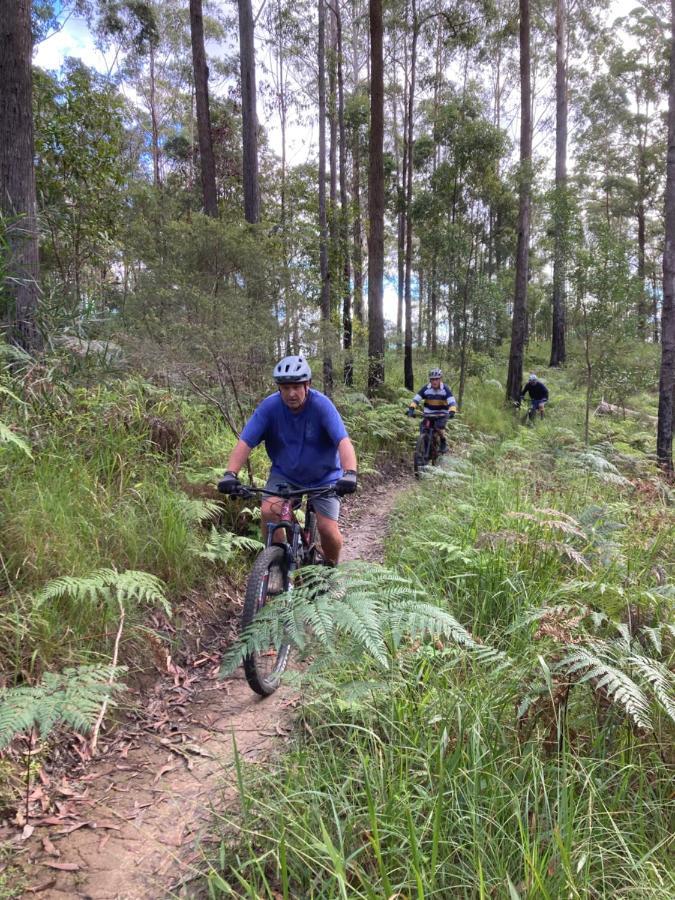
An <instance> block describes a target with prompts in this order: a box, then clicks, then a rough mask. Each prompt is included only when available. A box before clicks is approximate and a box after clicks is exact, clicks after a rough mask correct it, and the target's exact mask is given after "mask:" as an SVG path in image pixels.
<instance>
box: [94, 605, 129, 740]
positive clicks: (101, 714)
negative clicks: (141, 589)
mask: <svg viewBox="0 0 675 900" xmlns="http://www.w3.org/2000/svg"><path fill="white" fill-rule="evenodd" d="M117 603H118V604H119V608H120V624H119V626H118V628H117V636H116V637H115V648H114V650H113V658H112V670H111V672H110V678H109V679H108V685H109V687H110V689H111V690H112V683H113V681H114V679H115V669H116V668H117V658H118V655H119V649H120V639H121V637H122V629H123V628H124V615H125V610H124V604H123V603H122V600H121V599H120V596H119V593H118V594H117ZM109 701H110V693H108V694H107V695H106V697H105V699H104V701H103V703H102V704H101V710H100V712H99V714H98V718H97V719H96V723H95V725H94V728H93V730H92V733H91V743H90V745H89V749H90V750H91V755H92V756H96V745H97V743H98V733H99V731H100V730H101V723H102V722H103V717H104V716H105V713H106V710H107V709H108V703H109Z"/></svg>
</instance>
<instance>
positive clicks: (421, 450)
mask: <svg viewBox="0 0 675 900" xmlns="http://www.w3.org/2000/svg"><path fill="white" fill-rule="evenodd" d="M440 455H441V433H440V431H438V430H437V429H436V428H434V420H433V419H431V418H430V417H429V416H425V417H424V419H423V420H422V430H421V431H420V436H419V437H418V438H417V443H416V444H415V452H414V454H413V470H414V472H415V477H416V478H419V477H420V470H421V469H423V468H424V466H428V465H432V466H435V465H436V463H437V462H438V459H439V457H440Z"/></svg>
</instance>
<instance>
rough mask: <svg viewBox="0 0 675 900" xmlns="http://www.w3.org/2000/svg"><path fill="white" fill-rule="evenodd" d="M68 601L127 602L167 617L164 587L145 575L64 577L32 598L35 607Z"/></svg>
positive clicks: (101, 572) (114, 573) (111, 571)
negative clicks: (157, 610) (159, 609)
mask: <svg viewBox="0 0 675 900" xmlns="http://www.w3.org/2000/svg"><path fill="white" fill-rule="evenodd" d="M64 597H68V598H69V599H71V600H73V601H75V602H76V603H89V604H92V605H94V604H96V603H101V602H104V603H107V602H109V601H111V600H113V599H117V600H119V601H120V602H122V603H124V604H126V603H128V602H129V601H136V602H138V603H145V604H148V605H158V606H161V607H162V609H163V610H164V612H165V613H166V614H167V615H171V606H170V604H169V601H168V600H167V598H166V596H165V593H164V583H163V582H162V581H161V580H160V579H159V578H157V577H156V576H155V575H151V574H150V573H149V572H140V571H137V570H134V569H127V570H126V571H124V572H117V571H116V570H115V569H99V570H98V571H97V572H93V573H92V574H91V575H85V576H83V577H79V578H77V577H75V576H70V575H64V576H62V577H61V578H56V579H54V581H50V582H49V583H48V584H46V585H45V587H43V588H42V590H41V591H40V592H39V593H38V594H37V596H36V598H35V606H36V608H39V607H40V606H41V605H42V604H43V603H47V602H49V601H51V600H59V599H61V598H64Z"/></svg>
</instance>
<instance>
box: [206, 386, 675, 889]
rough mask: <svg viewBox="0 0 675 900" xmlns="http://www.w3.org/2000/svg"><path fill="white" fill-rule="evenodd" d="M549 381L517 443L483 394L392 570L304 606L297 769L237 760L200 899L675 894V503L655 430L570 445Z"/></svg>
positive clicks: (456, 429)
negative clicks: (542, 409)
mask: <svg viewBox="0 0 675 900" xmlns="http://www.w3.org/2000/svg"><path fill="white" fill-rule="evenodd" d="M547 380H548V379H547ZM551 384H552V387H553V392H552V395H553V402H552V403H551V405H550V408H549V409H548V412H547V418H546V419H545V421H543V422H540V423H537V426H536V427H534V428H523V427H520V426H519V425H518V422H517V420H514V417H513V415H512V414H511V413H510V412H508V411H506V410H504V408H503V404H502V399H501V396H502V395H501V390H500V388H499V385H498V384H497V383H494V382H492V383H491V382H490V381H489V379H485V378H484V379H483V381H482V387H481V389H480V391H476V390H474V392H473V397H472V398H471V399H470V400H468V401H467V403H466V405H465V409H464V414H463V416H462V417H460V419H458V420H456V421H455V422H454V423H452V428H451V429H450V430H451V445H452V452H451V454H450V456H449V458H447V460H446V461H445V462H444V464H443V466H442V467H441V468H440V469H438V470H436V471H433V472H429V474H428V475H427V477H426V478H423V479H422V480H421V482H420V484H419V487H418V488H416V489H414V490H411V491H410V492H408V493H407V494H406V495H405V497H404V498H403V499H402V500H401V501H400V503H399V504H398V507H397V509H396V513H395V517H394V519H393V521H392V527H391V533H390V536H389V539H388V545H387V547H388V549H387V567H386V568H382V569H379V570H378V569H377V568H370V569H368V570H367V571H365V572H364V570H359V569H356V570H352V571H351V572H350V571H348V570H346V571H345V573H344V574H343V575H341V576H340V575H339V574H338V575H336V576H335V579H334V582H333V585H332V590H331V591H329V592H328V594H327V595H326V596H325V597H323V598H322V599H321V600H320V601H319V604H318V605H319V609H318V612H314V613H313V612H311V607H309V606H308V605H307V604H305V603H304V600H303V597H302V591H299V592H297V594H299V595H300V596H299V597H296V599H294V600H293V601H292V602H293V606H294V611H295V612H296V613H297V615H295V617H293V616H289V619H288V622H289V623H291V624H290V625H289V627H290V629H291V631H293V629H295V628H296V627H297V628H298V630H301V629H299V626H298V625H297V623H298V620H302V619H303V616H306V620H307V622H308V623H309V629H307V630H305V632H304V634H303V635H296V638H298V639H299V641H300V642H306V647H305V649H306V652H307V653H308V654H309V655H310V656H311V657H312V658H313V664H312V665H311V666H310V668H309V670H308V672H307V673H306V674H305V675H304V676H303V682H304V683H305V686H306V688H307V690H308V695H309V697H310V698H311V699H310V700H309V702H308V703H307V704H306V705H304V706H303V708H302V710H301V714H300V720H299V725H298V731H297V737H296V743H295V747H294V749H293V751H292V752H290V753H288V754H287V755H285V756H284V757H283V758H282V759H279V760H276V761H275V763H274V764H273V765H272V766H271V767H270V768H269V770H267V771H264V770H262V769H261V768H260V767H253V766H246V765H244V764H243V763H241V765H240V767H239V784H240V804H239V806H238V807H237V808H236V810H233V809H232V807H231V806H230V807H225V806H224V808H223V810H222V811H221V814H220V816H219V821H218V824H217V830H218V832H219V833H220V835H221V838H222V841H221V847H220V853H219V856H218V857H217V858H216V859H215V860H213V859H212V862H211V864H210V870H209V873H208V876H207V879H206V884H207V887H208V891H209V895H210V896H212V897H225V896H246V897H251V898H259V897H269V898H278V897H284V898H287V897H299V896H302V897H308V898H310V897H312V898H319V897H321V898H335V897H344V898H355V897H363V898H383V897H392V896H400V897H416V898H423V897H449V896H453V897H495V896H499V897H506V896H509V897H511V898H517V897H523V898H524V897H529V898H535V897H536V898H558V897H579V898H581V897H584V898H585V897H606V896H611V895H616V896H624V897H628V896H630V897H645V898H646V897H653V898H657V897H659V898H660V897H665V896H671V895H672V893H673V891H674V890H675V872H674V870H673V865H672V835H673V827H672V826H673V805H672V771H673V768H672V767H673V763H674V762H675V760H674V759H673V753H672V748H673V737H674V735H675V731H674V728H673V726H674V724H675V703H674V698H673V675H672V671H673V647H674V638H675V628H674V625H673V615H672V611H673V595H674V593H675V588H674V586H673V553H672V547H673V539H674V537H675V527H674V526H675V518H674V517H673V506H672V501H673V495H672V491H671V489H670V488H669V487H668V485H666V484H665V483H663V482H662V481H659V479H658V478H657V477H656V473H655V468H654V465H653V462H652V460H651V459H650V458H649V457H648V456H647V455H646V454H645V452H644V450H645V448H646V447H648V446H649V440H648V428H647V426H645V425H644V424H642V423H641V421H640V420H639V419H635V420H629V419H626V420H622V419H618V420H617V419H614V418H613V419H600V418H597V419H594V420H593V424H592V434H591V441H590V444H589V445H588V446H586V445H585V444H584V443H583V442H582V441H581V440H580V437H579V435H580V434H581V433H583V428H582V424H583V418H584V411H583V400H582V399H581V398H580V397H578V396H577V395H576V394H575V392H574V390H573V387H572V385H571V383H570V381H569V379H568V377H567V376H564V375H561V374H557V373H556V374H552V377H551ZM476 387H477V385H476ZM469 396H471V395H469ZM632 402H633V404H634V405H637V408H638V409H640V408H641V409H643V411H644V407H641V406H640V404H641V402H642V401H641V400H640V398H633V401H632ZM627 405H630V404H627ZM338 571H339V570H338ZM420 602H422V603H424V604H431V605H433V606H434V607H435V608H436V609H437V611H438V612H437V615H434V614H433V612H430V613H428V614H427V613H421V612H420V607H419V605H418V606H417V607H415V606H414V604H415V603H418V604H419V603H420ZM287 633H288V632H287ZM411 635H412V636H411ZM235 656H236V653H235Z"/></svg>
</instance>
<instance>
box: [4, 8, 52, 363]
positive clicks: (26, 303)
mask: <svg viewBox="0 0 675 900" xmlns="http://www.w3.org/2000/svg"><path fill="white" fill-rule="evenodd" d="M31 54H32V36H31V3H30V0H0V210H1V211H2V213H3V215H4V216H6V217H7V221H6V227H7V235H6V236H7V240H8V243H9V257H8V260H7V266H6V277H5V283H4V285H3V288H4V289H5V291H6V292H7V294H8V296H9V297H10V298H11V299H12V301H13V309H12V310H11V311H10V313H9V325H10V339H11V340H12V341H14V342H15V343H17V344H19V345H20V346H22V347H24V348H25V349H26V350H28V351H31V352H32V351H36V350H40V349H41V347H42V336H41V334H40V331H39V330H38V327H37V323H36V318H37V313H38V302H39V287H38V276H39V261H38V225H37V203H36V196H35V170H34V168H33V157H34V151H33V115H32V68H31Z"/></svg>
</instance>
